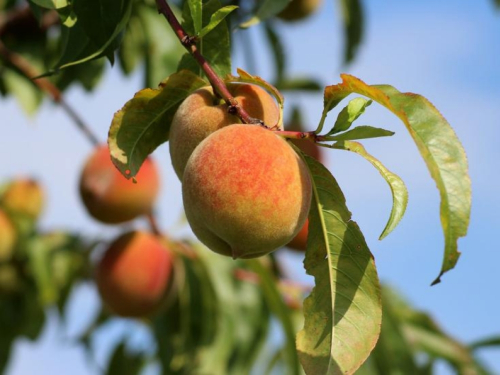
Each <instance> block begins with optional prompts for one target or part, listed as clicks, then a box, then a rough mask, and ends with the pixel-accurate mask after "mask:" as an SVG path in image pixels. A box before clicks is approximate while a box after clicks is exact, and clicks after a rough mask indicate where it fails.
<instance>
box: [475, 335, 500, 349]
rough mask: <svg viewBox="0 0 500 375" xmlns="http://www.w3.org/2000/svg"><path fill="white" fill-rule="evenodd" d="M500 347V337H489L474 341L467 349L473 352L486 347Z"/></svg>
mask: <svg viewBox="0 0 500 375" xmlns="http://www.w3.org/2000/svg"><path fill="white" fill-rule="evenodd" d="M492 346H493V347H495V346H500V336H494V337H489V338H486V339H482V340H478V341H474V342H473V343H472V344H470V345H469V347H470V348H471V349H473V350H477V349H481V348H487V347H492Z"/></svg>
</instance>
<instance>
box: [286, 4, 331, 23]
mask: <svg viewBox="0 0 500 375" xmlns="http://www.w3.org/2000/svg"><path fill="white" fill-rule="evenodd" d="M321 2H322V0H292V1H290V3H289V4H288V5H287V7H286V8H285V9H283V10H282V11H281V13H279V14H278V17H279V18H281V19H282V20H284V21H288V22H293V21H299V20H302V19H304V18H306V17H308V16H309V15H311V14H312V13H314V12H315V11H316V9H317V8H318V7H319V6H320V4H321Z"/></svg>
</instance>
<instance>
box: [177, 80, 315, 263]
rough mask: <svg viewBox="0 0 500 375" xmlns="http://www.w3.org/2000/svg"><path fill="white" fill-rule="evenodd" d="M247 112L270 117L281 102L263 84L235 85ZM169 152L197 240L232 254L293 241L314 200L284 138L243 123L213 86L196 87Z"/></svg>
mask: <svg viewBox="0 0 500 375" xmlns="http://www.w3.org/2000/svg"><path fill="white" fill-rule="evenodd" d="M229 90H230V92H231V93H232V94H233V95H234V96H235V98H236V99H237V100H238V102H239V104H240V105H241V106H242V107H243V108H244V109H245V111H246V112H247V113H248V114H249V115H250V116H251V117H254V118H259V119H262V120H263V121H264V123H265V124H268V125H270V126H274V125H276V124H277V123H278V122H279V109H278V107H277V105H276V102H275V101H274V99H273V98H272V97H271V96H270V95H269V94H268V93H267V92H266V91H265V90H263V89H261V88H260V87H258V86H256V85H250V84H230V85H229ZM170 134H171V136H170V155H171V158H172V164H173V166H174V169H175V171H176V173H177V175H178V176H179V178H180V180H181V181H182V195H183V203H184V209H185V211H186V217H187V219H188V222H189V224H190V226H191V229H192V230H193V232H194V234H195V235H196V236H197V237H198V239H199V240H200V241H201V242H203V243H204V244H205V245H206V246H207V247H209V248H210V249H211V250H213V251H215V252H217V253H220V254H223V255H227V256H231V257H233V258H255V257H259V256H262V255H265V254H267V253H269V252H271V251H273V250H276V249H277V248H279V247H281V246H284V245H286V244H287V243H288V242H290V241H291V240H292V239H293V238H294V237H295V236H296V235H297V233H298V232H299V231H300V230H301V228H302V227H303V226H304V223H305V221H306V219H307V215H308V212H309V207H310V202H311V180H310V176H309V172H308V170H307V167H306V165H305V164H304V162H303V161H302V159H301V158H300V157H299V156H298V155H297V154H296V153H295V151H294V150H293V149H292V147H291V146H290V145H289V144H288V143H287V141H286V140H285V139H283V138H282V137H280V136H278V135H277V134H274V133H273V132H272V131H270V130H268V129H265V128H264V127H261V126H258V125H245V124H241V121H240V120H239V118H238V117H237V116H235V115H232V114H230V113H228V107H227V105H226V104H224V103H221V100H220V99H219V98H218V97H217V96H215V95H214V93H213V91H212V89H211V88H210V87H205V88H202V89H200V90H198V91H196V92H194V93H193V94H191V95H190V96H189V97H188V98H187V99H186V100H185V101H184V102H183V103H182V104H181V106H180V107H179V109H178V111H177V113H176V115H175V116H174V119H173V122H172V126H171V133H170Z"/></svg>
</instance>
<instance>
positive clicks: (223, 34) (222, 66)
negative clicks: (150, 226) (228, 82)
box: [177, 0, 231, 77]
mask: <svg viewBox="0 0 500 375" xmlns="http://www.w3.org/2000/svg"><path fill="white" fill-rule="evenodd" d="M221 8H222V5H221V3H220V1H219V0H209V1H208V2H206V3H204V4H203V26H206V25H208V24H209V23H210V19H211V15H212V14H214V13H216V12H217V11H218V10H219V9H221ZM183 18H184V22H183V24H182V25H183V27H184V29H185V30H186V32H187V33H188V34H189V35H195V30H194V25H193V20H192V19H191V17H189V16H188V15H187V14H186V9H184V13H183ZM196 45H197V48H198V49H199V51H200V52H201V54H202V55H203V57H205V59H206V60H207V61H208V62H209V63H210V66H211V67H212V68H213V69H214V71H215V72H216V73H217V74H218V75H219V76H220V77H225V76H226V75H228V74H231V47H230V40H229V30H228V27H227V23H226V21H225V20H222V21H221V22H220V23H219V24H218V25H217V26H216V27H215V28H214V29H213V30H212V31H211V32H210V33H209V34H207V35H205V37H203V38H202V39H200V40H199V41H198V42H197V44H196ZM177 69H178V70H179V71H180V70H183V69H187V70H191V71H192V72H194V73H196V74H198V75H200V76H201V75H202V70H201V68H200V66H199V64H198V62H197V61H196V60H195V59H194V58H193V56H191V54H190V53H186V54H185V55H184V56H183V57H182V59H181V61H180V63H179V65H178V68H177Z"/></svg>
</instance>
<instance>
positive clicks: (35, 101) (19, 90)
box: [2, 67, 43, 115]
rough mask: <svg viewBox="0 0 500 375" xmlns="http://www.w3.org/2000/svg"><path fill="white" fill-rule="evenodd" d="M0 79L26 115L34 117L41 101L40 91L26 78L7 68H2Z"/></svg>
mask: <svg viewBox="0 0 500 375" xmlns="http://www.w3.org/2000/svg"><path fill="white" fill-rule="evenodd" d="M2 68H3V67H2ZM2 78H3V83H4V85H5V89H6V90H7V92H9V93H11V94H12V95H14V97H15V98H16V100H17V101H18V102H19V105H20V106H21V108H22V109H23V110H24V111H25V112H26V113H27V114H28V115H34V114H35V112H36V111H37V109H38V107H39V106H40V104H41V103H42V99H43V93H42V92H41V91H40V89H39V88H37V87H36V86H35V85H34V84H33V82H31V81H30V80H29V79H28V78H27V77H25V76H23V75H22V74H20V73H19V72H17V71H15V70H12V69H9V68H3V71H2Z"/></svg>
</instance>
